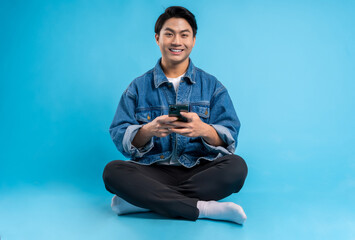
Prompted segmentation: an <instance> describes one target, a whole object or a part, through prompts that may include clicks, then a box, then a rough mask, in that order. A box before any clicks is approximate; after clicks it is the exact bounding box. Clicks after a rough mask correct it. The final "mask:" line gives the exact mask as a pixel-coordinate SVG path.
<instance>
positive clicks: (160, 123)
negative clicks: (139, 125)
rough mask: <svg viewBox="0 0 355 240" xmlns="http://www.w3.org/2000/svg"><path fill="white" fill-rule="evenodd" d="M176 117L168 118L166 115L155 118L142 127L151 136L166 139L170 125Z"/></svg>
mask: <svg viewBox="0 0 355 240" xmlns="http://www.w3.org/2000/svg"><path fill="white" fill-rule="evenodd" d="M177 120H178V118H177V117H169V116H168V115H162V116H159V117H156V118H155V119H154V120H153V121H151V122H150V123H147V124H146V125H144V126H143V127H144V128H145V129H146V130H147V131H148V132H149V133H150V134H151V136H152V137H153V136H156V137H166V136H168V135H169V134H170V133H172V132H171V131H170V128H172V125H171V123H172V122H174V121H177Z"/></svg>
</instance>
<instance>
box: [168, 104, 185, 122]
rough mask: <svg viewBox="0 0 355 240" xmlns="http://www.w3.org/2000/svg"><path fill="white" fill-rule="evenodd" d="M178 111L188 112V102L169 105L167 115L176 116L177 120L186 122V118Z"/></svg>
mask: <svg viewBox="0 0 355 240" xmlns="http://www.w3.org/2000/svg"><path fill="white" fill-rule="evenodd" d="M180 112H189V105H188V104H172V105H169V117H177V118H178V121H182V122H187V118H185V117H183V116H181V114H180Z"/></svg>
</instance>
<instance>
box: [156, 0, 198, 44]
mask: <svg viewBox="0 0 355 240" xmlns="http://www.w3.org/2000/svg"><path fill="white" fill-rule="evenodd" d="M173 17H175V18H184V19H185V20H186V21H187V22H188V23H189V24H190V26H191V28H192V31H193V36H194V37H195V36H196V33H197V23H196V19H195V15H193V14H192V13H191V12H190V11H189V10H187V9H186V8H184V7H179V6H171V7H168V8H167V9H165V12H164V13H163V14H161V15H160V16H159V18H158V20H157V21H156V23H155V28H154V31H155V33H156V34H158V35H159V34H160V30H161V29H162V27H163V25H164V23H165V21H166V20H168V19H170V18H173Z"/></svg>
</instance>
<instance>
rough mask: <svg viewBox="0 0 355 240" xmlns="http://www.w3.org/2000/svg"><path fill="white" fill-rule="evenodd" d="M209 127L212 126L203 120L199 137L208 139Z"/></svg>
mask: <svg viewBox="0 0 355 240" xmlns="http://www.w3.org/2000/svg"><path fill="white" fill-rule="evenodd" d="M211 128H212V127H211V126H210V125H209V124H207V123H204V122H203V127H202V132H201V137H202V138H204V139H208V137H209V136H210V132H211Z"/></svg>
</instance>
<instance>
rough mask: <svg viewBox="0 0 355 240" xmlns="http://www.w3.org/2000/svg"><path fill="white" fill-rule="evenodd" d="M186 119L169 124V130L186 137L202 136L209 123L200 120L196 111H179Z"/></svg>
mask: <svg viewBox="0 0 355 240" xmlns="http://www.w3.org/2000/svg"><path fill="white" fill-rule="evenodd" d="M180 114H181V115H182V116H183V117H185V118H186V119H187V122H181V121H175V122H173V123H172V125H173V126H170V128H171V132H174V133H177V134H180V135H183V136H186V137H204V136H205V135H206V133H207V130H208V127H211V126H210V125H208V124H206V123H204V122H202V121H201V119H200V117H199V116H198V115H197V113H194V112H180Z"/></svg>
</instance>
